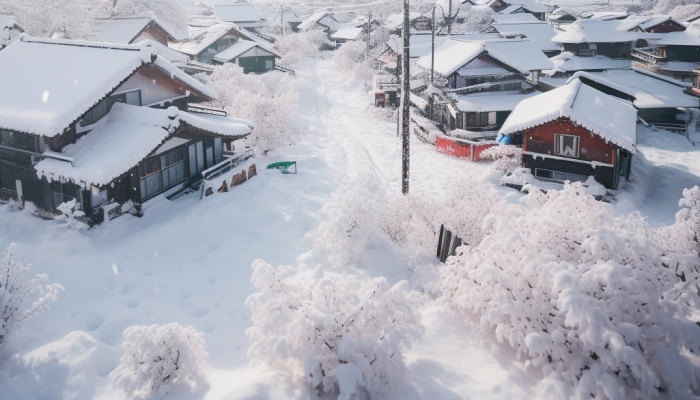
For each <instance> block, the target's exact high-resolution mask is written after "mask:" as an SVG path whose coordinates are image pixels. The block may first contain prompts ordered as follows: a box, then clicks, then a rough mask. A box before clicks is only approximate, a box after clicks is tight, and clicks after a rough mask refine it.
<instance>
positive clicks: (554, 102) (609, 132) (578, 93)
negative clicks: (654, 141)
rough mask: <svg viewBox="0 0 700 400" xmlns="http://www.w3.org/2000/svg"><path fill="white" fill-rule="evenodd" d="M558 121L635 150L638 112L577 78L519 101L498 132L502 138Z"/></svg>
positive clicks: (624, 147)
mask: <svg viewBox="0 0 700 400" xmlns="http://www.w3.org/2000/svg"><path fill="white" fill-rule="evenodd" d="M559 118H568V119H569V120H571V121H572V122H574V123H576V124H578V125H580V126H582V127H584V128H586V129H588V130H589V131H591V132H593V133H595V134H596V135H598V136H600V137H602V138H603V139H605V140H607V141H608V142H611V143H613V144H615V145H617V146H619V147H621V148H623V149H625V150H628V151H631V152H635V151H636V147H635V146H636V144H637V110H635V109H634V107H632V106H631V105H630V104H627V103H625V102H623V101H621V100H618V99H617V98H615V97H612V96H609V95H607V94H605V93H603V92H601V91H598V90H596V89H593V88H592V87H590V86H588V85H584V84H582V83H581V81H580V80H579V79H574V80H572V81H571V82H569V83H568V84H567V85H564V86H562V87H559V88H556V89H554V90H552V91H549V92H546V93H542V94H540V95H538V96H535V97H532V98H529V99H525V100H523V101H521V102H520V104H518V105H517V106H516V107H515V109H514V110H513V112H512V113H511V114H510V116H508V119H507V120H506V122H505V123H504V124H503V127H501V130H500V131H499V132H500V133H502V134H504V135H509V134H513V133H516V132H522V131H524V130H526V129H530V128H533V127H535V126H539V125H543V124H546V123H548V122H551V121H555V120H557V119H559Z"/></svg>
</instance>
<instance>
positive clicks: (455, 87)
mask: <svg viewBox="0 0 700 400" xmlns="http://www.w3.org/2000/svg"><path fill="white" fill-rule="evenodd" d="M431 61H432V60H431V55H430V54H429V55H427V56H425V57H423V58H421V59H420V60H419V61H418V62H417V63H416V64H417V65H418V67H420V68H423V69H424V70H425V71H426V74H430V66H431ZM552 67H553V65H552V63H551V62H550V61H549V59H548V58H547V57H546V56H545V55H544V54H543V53H542V52H541V51H540V50H539V49H538V48H537V47H536V46H535V44H534V43H533V42H532V41H530V40H527V39H500V40H484V41H464V40H455V39H450V40H448V41H447V42H445V43H444V44H443V45H442V46H440V47H439V48H438V49H436V51H435V71H434V72H435V75H436V76H438V81H437V82H443V83H444V85H443V84H439V83H436V86H437V88H436V89H435V90H433V91H432V92H431V93H430V96H431V104H432V107H431V109H430V112H429V114H430V115H431V118H432V119H433V120H434V121H436V122H438V123H439V124H440V125H441V126H442V127H443V128H446V129H449V130H452V129H464V130H469V131H484V130H492V131H497V130H498V128H499V127H500V125H501V124H503V121H505V119H506V117H507V116H508V114H509V113H510V112H511V111H512V110H513V107H515V105H516V104H517V103H518V102H519V101H520V100H522V99H524V98H527V97H528V96H530V95H531V93H532V92H533V91H534V90H535V89H534V88H535V87H536V86H537V85H538V80H539V73H540V71H541V70H543V69H548V68H552Z"/></svg>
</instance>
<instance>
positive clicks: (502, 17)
mask: <svg viewBox="0 0 700 400" xmlns="http://www.w3.org/2000/svg"><path fill="white" fill-rule="evenodd" d="M493 20H494V23H496V24H528V23H531V24H535V23H542V24H545V23H546V22H544V21H540V20H539V19H537V17H535V16H534V15H532V14H530V13H515V14H494V15H493Z"/></svg>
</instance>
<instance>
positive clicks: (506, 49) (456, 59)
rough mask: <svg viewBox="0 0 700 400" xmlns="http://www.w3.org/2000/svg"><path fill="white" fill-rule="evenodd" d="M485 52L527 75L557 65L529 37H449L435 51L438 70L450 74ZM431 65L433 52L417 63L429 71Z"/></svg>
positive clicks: (436, 68)
mask: <svg viewBox="0 0 700 400" xmlns="http://www.w3.org/2000/svg"><path fill="white" fill-rule="evenodd" d="M483 53H486V54H488V55H489V56H491V57H492V58H494V59H496V60H498V61H500V62H502V63H503V64H506V65H508V66H510V67H512V68H514V69H516V70H517V71H519V72H521V73H524V74H526V73H529V72H530V71H535V70H545V69H551V68H553V67H554V64H552V62H551V61H549V59H548V58H547V57H546V56H545V55H544V54H543V53H542V52H541V51H540V49H539V48H538V47H537V46H536V45H535V43H534V42H533V41H531V40H529V39H503V40H484V41H464V40H457V39H450V40H448V41H447V42H445V43H444V44H443V45H442V46H440V47H439V48H437V49H436V50H435V72H436V73H438V74H440V75H442V76H449V75H451V74H452V73H454V72H455V71H457V70H458V69H460V68H461V67H463V66H464V65H466V64H468V63H469V62H471V61H472V60H474V59H475V58H476V57H478V56H479V55H481V54H483ZM430 64H431V55H430V54H428V55H427V56H425V57H423V58H421V59H420V60H418V61H417V62H416V65H418V66H419V67H421V68H423V69H426V70H428V69H430Z"/></svg>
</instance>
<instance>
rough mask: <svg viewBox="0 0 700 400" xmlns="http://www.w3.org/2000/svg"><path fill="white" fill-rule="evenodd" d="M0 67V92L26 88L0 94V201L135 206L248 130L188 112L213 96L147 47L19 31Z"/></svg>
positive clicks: (93, 208) (179, 183)
mask: <svg viewBox="0 0 700 400" xmlns="http://www.w3.org/2000/svg"><path fill="white" fill-rule="evenodd" d="M0 65H2V66H3V73H2V74H0V92H2V93H25V94H26V96H23V97H17V96H15V97H13V98H10V97H1V98H0V200H2V201H8V200H9V199H14V200H15V201H17V202H19V203H20V204H22V205H26V204H27V203H32V204H33V205H34V206H35V207H36V208H38V209H41V210H45V211H46V212H47V213H49V214H50V213H53V212H55V211H54V210H55V209H56V208H57V207H58V206H59V205H60V204H61V203H63V202H66V201H69V200H71V199H75V200H77V202H78V204H79V205H80V208H81V209H82V210H83V211H84V212H85V213H86V214H87V215H88V216H89V217H90V218H92V219H93V220H95V221H100V220H102V219H104V218H109V215H115V213H116V214H118V213H120V212H122V211H125V210H127V209H129V208H131V209H132V210H133V209H137V210H140V205H141V204H142V203H143V202H144V201H146V200H148V199H150V198H153V197H154V196H156V195H158V194H160V193H163V192H165V191H168V190H171V189H175V190H176V189H178V188H181V187H184V186H186V185H188V184H190V183H192V182H195V181H197V180H198V179H201V173H202V171H203V170H204V169H206V168H209V167H211V166H213V165H214V164H216V163H217V162H219V161H221V160H222V153H223V148H224V147H225V146H226V145H227V144H228V143H230V142H231V141H232V140H235V139H239V138H242V137H244V136H245V135H247V134H248V133H249V132H250V131H251V126H250V123H245V122H243V121H237V120H233V119H230V118H225V117H224V116H223V115H221V114H222V113H219V114H220V115H219V116H213V115H210V114H212V113H214V111H212V110H208V109H199V111H201V112H202V114H196V113H194V111H196V110H197V109H196V108H195V107H194V105H193V104H192V103H198V102H204V101H211V100H213V99H215V98H216V95H215V94H214V93H213V92H212V91H211V90H210V89H208V88H207V87H206V86H204V85H203V84H201V83H200V82H199V81H197V80H195V79H194V78H192V77H190V76H188V75H187V74H185V73H184V72H182V71H180V70H179V69H177V68H176V67H174V66H173V65H172V64H170V63H169V62H168V61H166V60H164V59H162V58H160V57H159V56H157V55H156V51H155V49H154V48H153V47H150V46H143V45H118V44H108V43H97V42H80V41H68V40H50V39H34V38H30V37H22V38H21V39H20V40H18V41H16V42H15V43H13V44H12V45H10V46H9V47H8V48H7V49H5V50H3V51H2V52H0ZM223 114H225V113H223ZM106 210H108V211H109V212H108V211H106ZM110 213H111V214H110Z"/></svg>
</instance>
